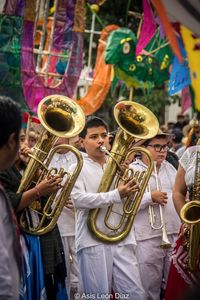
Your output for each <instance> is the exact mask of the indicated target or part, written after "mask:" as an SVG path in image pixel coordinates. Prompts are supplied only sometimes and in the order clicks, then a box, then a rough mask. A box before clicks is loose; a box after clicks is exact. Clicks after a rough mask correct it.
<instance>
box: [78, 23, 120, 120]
mask: <svg viewBox="0 0 200 300" xmlns="http://www.w3.org/2000/svg"><path fill="white" fill-rule="evenodd" d="M118 28H119V27H118V26H116V25H109V26H107V27H105V28H104V29H103V30H102V32H101V35H100V40H99V41H100V42H99V46H98V50H97V58H96V64H95V68H94V79H93V82H92V85H91V86H90V87H89V89H88V92H87V94H86V95H85V96H84V97H83V98H81V99H79V100H77V103H78V104H79V105H80V106H81V107H82V109H83V111H84V113H85V115H86V116H88V115H91V114H93V113H94V112H96V111H97V110H98V109H99V108H100V107H101V105H102V104H103V102H104V100H105V98H106V96H107V93H108V91H109V89H110V86H111V74H112V65H106V63H105V60H104V50H105V47H106V40H107V38H108V35H109V33H110V32H112V31H113V30H116V29H118Z"/></svg>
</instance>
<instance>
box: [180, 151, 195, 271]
mask: <svg viewBox="0 0 200 300" xmlns="http://www.w3.org/2000/svg"><path fill="white" fill-rule="evenodd" d="M180 217H181V220H182V221H183V222H184V223H186V224H188V225H190V227H189V228H187V229H186V230H185V248H186V250H187V252H188V268H189V269H190V271H192V272H193V271H195V270H196V269H197V266H198V263H199V251H200V152H199V151H197V158H196V166H195V176H194V185H193V188H192V200H191V201H189V202H188V203H186V204H185V205H184V206H183V207H182V209H181V211H180Z"/></svg>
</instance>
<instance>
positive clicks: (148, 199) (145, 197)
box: [139, 192, 153, 210]
mask: <svg viewBox="0 0 200 300" xmlns="http://www.w3.org/2000/svg"><path fill="white" fill-rule="evenodd" d="M152 204H153V201H152V198H151V192H147V193H144V195H143V197H142V201H141V203H140V207H139V209H140V210H142V209H145V208H146V207H148V206H149V205H152Z"/></svg>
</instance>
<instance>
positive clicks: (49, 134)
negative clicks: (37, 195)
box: [17, 95, 85, 235]
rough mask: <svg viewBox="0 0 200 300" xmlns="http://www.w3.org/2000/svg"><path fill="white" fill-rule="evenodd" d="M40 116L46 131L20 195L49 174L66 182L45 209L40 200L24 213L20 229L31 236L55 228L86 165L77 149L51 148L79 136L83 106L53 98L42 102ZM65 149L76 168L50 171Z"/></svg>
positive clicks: (83, 122) (65, 146) (35, 151)
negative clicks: (60, 138) (58, 152)
mask: <svg viewBox="0 0 200 300" xmlns="http://www.w3.org/2000/svg"><path fill="white" fill-rule="evenodd" d="M38 117H39V120H40V122H41V124H42V125H43V127H44V129H43V132H42V134H41V135H40V138H39V140H38V142H37V144H36V145H35V147H34V151H33V153H32V154H29V156H30V160H29V162H28V165H27V167H26V170H25V172H24V174H23V177H22V180H21V183H20V186H19V189H18V191H17V192H18V193H20V192H24V191H26V190H28V189H29V188H31V187H33V186H34V185H35V184H37V183H39V182H40V181H42V180H43V179H45V178H46V177H47V176H49V175H50V174H54V175H55V174H58V175H60V176H61V177H62V178H65V180H66V181H65V184H64V186H63V187H62V188H61V190H60V191H59V192H58V193H57V192H56V193H54V194H52V195H51V196H50V197H49V198H48V199H47V200H46V201H45V205H44V207H42V206H41V203H40V200H39V199H38V200H36V201H33V202H32V203H31V205H30V206H29V207H27V208H25V209H24V210H23V211H22V212H21V216H20V226H21V228H22V229H23V230H24V231H25V232H28V233H30V234H37V235H42V234H45V233H47V232H48V231H50V230H52V229H53V227H54V226H55V225H56V222H57V220H58V217H59V215H60V213H61V211H62V209H63V207H64V205H65V203H66V199H67V198H68V197H69V195H70V193H71V190H72V188H73V185H74V183H75V181H76V178H77V177H78V175H79V173H80V171H81V168H82V165H83V161H82V155H81V154H80V152H79V151H78V150H77V149H76V148H75V147H72V146H70V145H59V146H56V147H55V148H54V149H52V146H53V144H54V142H55V141H56V139H57V138H58V137H66V138H70V137H73V136H75V135H77V134H79V132H80V131H81V130H82V129H83V128H84V126H85V115H84V113H83V111H82V109H81V107H80V106H79V105H78V104H77V103H76V102H75V101H73V100H71V99H70V98H68V97H65V96H62V95H51V96H47V97H45V98H44V99H43V100H41V102H40V103H39V106H38ZM63 148H65V149H67V150H68V151H71V152H72V153H74V155H75V156H76V158H77V165H76V167H75V169H74V172H73V174H71V175H70V174H69V173H68V172H67V171H65V170H64V169H63V168H61V170H56V169H55V168H52V169H50V170H49V169H48V166H49V164H50V162H51V160H52V158H53V156H54V154H55V153H56V152H57V151H58V150H60V149H63ZM51 149H52V150H51ZM38 170H40V172H38ZM32 219H34V221H33V220H32Z"/></svg>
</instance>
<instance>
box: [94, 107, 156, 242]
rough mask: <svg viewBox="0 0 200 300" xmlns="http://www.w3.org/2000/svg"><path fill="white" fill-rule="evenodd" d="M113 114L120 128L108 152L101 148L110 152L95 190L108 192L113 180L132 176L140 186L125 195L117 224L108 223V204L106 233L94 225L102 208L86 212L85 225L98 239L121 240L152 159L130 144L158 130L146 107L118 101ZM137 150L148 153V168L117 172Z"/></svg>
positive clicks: (132, 216) (134, 213)
mask: <svg viewBox="0 0 200 300" xmlns="http://www.w3.org/2000/svg"><path fill="white" fill-rule="evenodd" d="M114 117H115V120H116V122H117V123H118V125H119V127H120V128H119V130H118V132H117V135H116V137H115V140H114V144H113V147H112V150H111V153H109V152H108V151H106V150H105V147H103V149H102V151H105V152H107V154H108V155H109V160H108V163H107V166H106V169H105V171H104V175H103V177H102V180H101V182H100V186H99V189H98V192H99V193H100V192H107V191H109V189H110V187H111V185H112V183H113V182H114V180H116V181H115V182H116V186H117V185H118V183H119V181H120V180H123V181H126V180H130V179H131V178H135V180H136V181H138V182H139V185H140V187H141V188H140V190H139V191H138V192H137V193H134V195H131V196H129V197H127V198H126V200H125V202H124V205H123V213H122V214H121V219H120V221H119V224H116V225H112V224H111V222H109V217H110V215H111V213H112V208H113V205H111V206H109V207H108V209H107V212H106V214H105V218H104V224H105V227H106V229H108V231H109V232H108V233H107V232H106V233H105V232H102V231H101V230H100V229H99V228H98V226H97V218H98V215H99V213H100V210H101V209H100V208H96V209H91V210H90V211H89V215H88V227H89V229H90V231H91V232H92V233H93V234H94V236H95V237H96V238H97V239H99V240H101V241H103V242H107V243H117V242H120V241H121V240H123V239H124V238H125V237H126V236H127V235H128V234H129V232H130V230H131V228H132V224H133V221H134V218H135V215H136V213H137V210H138V208H139V205H140V202H141V199H142V196H143V194H144V191H145V188H146V186H147V183H148V180H149V177H150V175H151V172H152V170H153V160H152V158H151V154H150V152H149V151H148V150H147V149H144V148H142V147H133V148H132V149H130V148H131V146H132V145H133V144H134V145H136V144H138V142H139V141H140V140H143V139H149V138H151V137H153V136H155V135H156V134H157V132H158V129H159V124H158V120H157V119H156V117H155V116H154V114H153V113H152V112H151V111H150V110H149V109H147V108H146V107H145V106H143V105H141V104H138V103H135V102H132V101H122V102H119V103H117V104H116V105H115V108H114ZM138 152H141V153H144V154H145V155H146V156H147V159H148V161H149V165H148V171H147V172H144V171H143V172H141V173H139V172H134V171H131V170H130V169H127V170H125V171H124V173H123V174H120V175H116V174H117V171H118V169H120V164H121V163H122V161H126V160H127V159H128V158H129V156H130V155H132V154H136V153H138Z"/></svg>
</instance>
